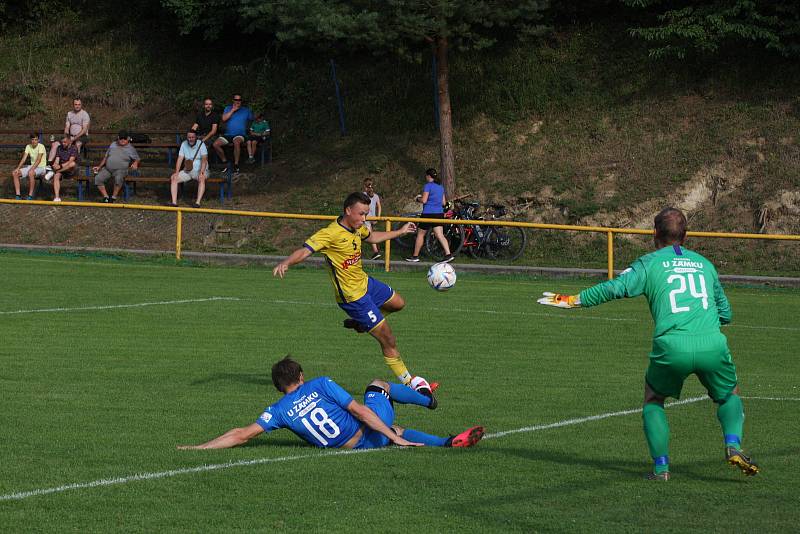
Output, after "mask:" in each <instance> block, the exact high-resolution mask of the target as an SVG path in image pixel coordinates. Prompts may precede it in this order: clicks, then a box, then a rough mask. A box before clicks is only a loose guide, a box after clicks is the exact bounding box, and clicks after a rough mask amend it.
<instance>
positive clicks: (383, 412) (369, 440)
mask: <svg viewBox="0 0 800 534" xmlns="http://www.w3.org/2000/svg"><path fill="white" fill-rule="evenodd" d="M364 406H366V407H367V408H369V409H370V410H372V411H373V412H375V413H376V414H377V415H378V417H379V418H380V420H381V421H383V422H384V423H385V424H386V426H388V427H389V428H392V424H394V407H393V406H392V401H390V400H389V393H387V392H383V391H367V392H365V393H364ZM388 444H389V438H387V437H386V436H384V435H383V434H381V433H380V432H376V431H374V430H372V429H370V428H366V427H364V435H363V436H361V439H360V440H359V442H358V443H357V444H356V446H355V447H353V448H354V449H380V448H381V447H386V446H387V445H388Z"/></svg>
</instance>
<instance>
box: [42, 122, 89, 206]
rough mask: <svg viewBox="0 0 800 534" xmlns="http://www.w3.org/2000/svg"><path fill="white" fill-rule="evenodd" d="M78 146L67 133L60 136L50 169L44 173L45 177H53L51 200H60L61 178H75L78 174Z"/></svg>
mask: <svg viewBox="0 0 800 534" xmlns="http://www.w3.org/2000/svg"><path fill="white" fill-rule="evenodd" d="M80 159H81V157H80V153H79V152H78V148H77V147H76V146H75V145H74V144H73V143H72V137H71V136H70V135H69V134H64V135H63V136H61V143H60V144H59V145H58V148H57V149H56V157H55V159H54V160H53V163H52V169H53V170H52V171H48V172H47V174H45V179H46V180H47V179H48V177H52V178H53V202H61V180H62V179H66V178H75V176H77V174H78V162H79V161H80Z"/></svg>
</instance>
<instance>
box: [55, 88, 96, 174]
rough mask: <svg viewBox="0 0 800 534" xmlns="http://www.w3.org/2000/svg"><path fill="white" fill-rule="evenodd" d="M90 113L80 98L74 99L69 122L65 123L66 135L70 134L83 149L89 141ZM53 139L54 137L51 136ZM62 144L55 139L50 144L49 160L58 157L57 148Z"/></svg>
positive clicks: (75, 144) (68, 118) (76, 144)
mask: <svg viewBox="0 0 800 534" xmlns="http://www.w3.org/2000/svg"><path fill="white" fill-rule="evenodd" d="M89 123H90V118H89V114H88V113H87V112H86V110H85V109H83V102H81V99H80V98H76V99H74V100H73V101H72V111H68V112H67V122H66V124H64V135H68V136H69V137H70V140H71V141H72V144H73V145H74V146H75V148H76V149H77V150H78V153H80V151H81V147H82V146H83V145H84V144H85V143H86V142H87V141H89ZM51 139H52V138H51ZM60 145H61V143H59V142H58V141H53V143H52V144H51V145H50V156H49V157H48V158H47V160H48V161H53V160H54V159H55V157H56V150H58V147H59V146H60Z"/></svg>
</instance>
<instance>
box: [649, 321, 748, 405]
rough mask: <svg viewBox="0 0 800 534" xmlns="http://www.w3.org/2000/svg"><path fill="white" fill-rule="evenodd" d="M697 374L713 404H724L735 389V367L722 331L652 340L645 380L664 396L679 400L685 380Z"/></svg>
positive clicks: (662, 337)
mask: <svg viewBox="0 0 800 534" xmlns="http://www.w3.org/2000/svg"><path fill="white" fill-rule="evenodd" d="M692 373H694V374H695V375H697V378H699V379H700V383H702V384H703V386H705V388H706V390H707V391H708V396H709V397H711V399H713V400H714V402H724V401H725V400H726V399H727V398H728V396H729V395H730V394H731V393H732V392H733V389H734V388H735V387H736V366H735V365H734V364H733V359H732V358H731V352H730V350H728V340H727V338H725V336H724V335H723V334H722V333H721V332H712V333H709V334H705V335H691V336H689V335H680V334H671V335H666V336H661V337H659V338H657V339H654V340H653V351H652V352H651V353H650V365H649V366H648V367H647V373H646V374H645V380H646V381H647V384H648V385H649V386H650V388H651V389H652V390H653V391H655V392H656V393H658V394H659V395H661V396H663V397H675V398H676V399H679V398H680V396H681V389H682V388H683V382H684V381H685V380H686V377H687V376H689V375H690V374H692Z"/></svg>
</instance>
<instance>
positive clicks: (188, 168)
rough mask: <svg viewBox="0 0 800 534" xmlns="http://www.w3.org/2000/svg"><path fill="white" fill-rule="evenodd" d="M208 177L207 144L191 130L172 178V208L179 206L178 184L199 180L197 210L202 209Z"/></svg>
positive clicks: (182, 147) (181, 149)
mask: <svg viewBox="0 0 800 534" xmlns="http://www.w3.org/2000/svg"><path fill="white" fill-rule="evenodd" d="M207 176H208V149H207V148H206V144H205V143H203V142H201V141H198V140H197V132H195V131H194V130H189V131H188V132H187V133H186V141H184V142H183V143H181V148H180V150H178V161H177V162H175V172H174V173H173V174H172V176H171V177H170V184H169V188H170V193H172V202H171V203H170V204H169V205H170V206H172V207H177V205H178V184H182V183H184V182H188V181H189V180H197V200H196V201H195V203H194V207H195V208H199V207H200V201H201V200H203V193H205V191H206V178H207Z"/></svg>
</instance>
